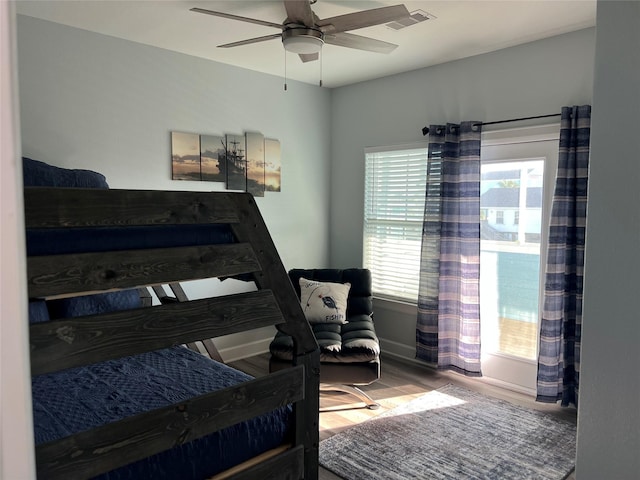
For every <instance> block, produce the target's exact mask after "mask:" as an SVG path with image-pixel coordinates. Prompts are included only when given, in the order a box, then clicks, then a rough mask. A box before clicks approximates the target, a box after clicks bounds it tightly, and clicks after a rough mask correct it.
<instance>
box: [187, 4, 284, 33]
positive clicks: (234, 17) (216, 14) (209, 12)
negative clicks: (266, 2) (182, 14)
mask: <svg viewBox="0 0 640 480" xmlns="http://www.w3.org/2000/svg"><path fill="white" fill-rule="evenodd" d="M190 10H191V11H192V12H197V13H206V14H207V15H213V16H214V17H222V18H230V19H231V20H239V21H241V22H248V23H255V24H257V25H264V26H265V27H273V28H279V29H281V30H282V28H283V26H282V25H281V24H279V23H273V22H267V21H265V20H257V19H255V18H249V17H241V16H239V15H233V14H231V13H224V12H214V11H213V10H205V9H204V8H191V9H190Z"/></svg>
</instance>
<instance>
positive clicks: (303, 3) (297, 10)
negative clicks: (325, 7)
mask: <svg viewBox="0 0 640 480" xmlns="http://www.w3.org/2000/svg"><path fill="white" fill-rule="evenodd" d="M284 8H285V9H286V10H287V18H288V19H289V21H291V22H293V23H297V24H299V25H304V26H305V27H309V28H313V27H314V26H315V18H313V11H311V4H310V3H309V0H285V1H284Z"/></svg>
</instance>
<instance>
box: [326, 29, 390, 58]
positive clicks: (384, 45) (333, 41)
mask: <svg viewBox="0 0 640 480" xmlns="http://www.w3.org/2000/svg"><path fill="white" fill-rule="evenodd" d="M324 42H325V43H328V44H329V45H338V46H340V47H347V48H356V49H358V50H366V51H367V52H376V53H391V52H392V51H394V50H395V49H396V48H397V47H398V45H396V44H394V43H388V42H383V41H382V40H376V39H374V38H369V37H363V36H361V35H354V34H353V33H344V32H340V33H331V34H327V35H325V36H324Z"/></svg>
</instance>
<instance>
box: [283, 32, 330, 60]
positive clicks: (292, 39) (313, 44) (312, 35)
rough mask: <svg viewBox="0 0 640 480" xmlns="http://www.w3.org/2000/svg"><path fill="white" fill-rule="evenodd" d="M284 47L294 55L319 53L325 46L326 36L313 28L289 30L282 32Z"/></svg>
mask: <svg viewBox="0 0 640 480" xmlns="http://www.w3.org/2000/svg"><path fill="white" fill-rule="evenodd" d="M282 45H284V48H285V50H287V51H288V52H292V53H298V54H311V53H318V52H320V50H322V45H324V35H323V33H322V32H321V31H320V30H316V29H312V28H289V29H286V30H285V31H284V32H282Z"/></svg>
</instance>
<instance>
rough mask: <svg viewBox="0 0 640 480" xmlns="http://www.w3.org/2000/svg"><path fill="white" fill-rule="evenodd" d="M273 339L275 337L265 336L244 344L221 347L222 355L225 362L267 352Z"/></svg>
mask: <svg viewBox="0 0 640 480" xmlns="http://www.w3.org/2000/svg"><path fill="white" fill-rule="evenodd" d="M271 340H273V337H269V338H263V339H260V340H256V341H253V342H249V343H244V344H242V345H235V346H233V347H228V348H221V349H220V350H219V351H220V356H221V357H222V359H223V360H224V362H225V363H229V362H235V361H236V360H242V359H243V358H247V357H253V356H255V355H260V354H263V353H267V352H268V351H269V344H270V343H271Z"/></svg>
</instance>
